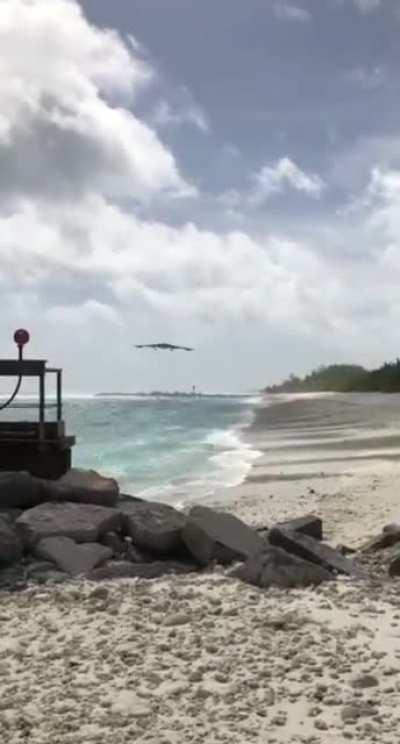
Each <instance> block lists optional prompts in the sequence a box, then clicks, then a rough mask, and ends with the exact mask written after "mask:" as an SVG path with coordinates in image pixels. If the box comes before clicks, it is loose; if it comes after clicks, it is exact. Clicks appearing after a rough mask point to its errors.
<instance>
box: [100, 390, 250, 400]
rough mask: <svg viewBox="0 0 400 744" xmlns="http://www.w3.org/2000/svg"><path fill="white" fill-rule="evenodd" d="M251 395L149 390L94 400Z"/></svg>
mask: <svg viewBox="0 0 400 744" xmlns="http://www.w3.org/2000/svg"><path fill="white" fill-rule="evenodd" d="M249 395H251V393H243V394H240V393H236V394H235V393H194V392H190V393H188V392H181V391H179V390H175V391H172V392H170V391H163V390H151V391H150V392H148V393H145V392H142V391H140V392H138V393H119V392H116V393H96V394H95V398H247V397H249Z"/></svg>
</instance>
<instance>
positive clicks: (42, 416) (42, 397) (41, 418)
mask: <svg viewBox="0 0 400 744" xmlns="http://www.w3.org/2000/svg"><path fill="white" fill-rule="evenodd" d="M44 423H45V387H44V373H43V374H41V375H40V377H39V440H40V441H41V442H43V441H44V438H45V436H44Z"/></svg>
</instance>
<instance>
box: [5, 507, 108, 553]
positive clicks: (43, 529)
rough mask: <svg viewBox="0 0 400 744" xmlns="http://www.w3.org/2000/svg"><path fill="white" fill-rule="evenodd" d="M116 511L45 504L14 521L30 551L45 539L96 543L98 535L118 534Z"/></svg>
mask: <svg viewBox="0 0 400 744" xmlns="http://www.w3.org/2000/svg"><path fill="white" fill-rule="evenodd" d="M119 525H120V515H119V512H118V511H117V510H116V509H111V508H109V507H105V506H97V505H95V504H71V503H68V502H64V503H61V504H54V503H47V504H40V505H39V506H35V507H34V508H33V509H28V510H27V511H25V512H24V513H23V514H22V515H21V516H20V517H19V518H18V519H17V521H16V527H17V530H18V533H19V534H20V535H21V537H22V540H23V542H24V543H25V544H26V545H27V546H28V547H32V546H34V545H36V543H38V542H39V541H40V540H42V539H44V538H46V537H58V536H62V537H69V538H71V540H76V542H97V541H98V539H99V538H100V537H101V535H104V534H105V533H106V532H110V531H112V530H117V529H118V527H119Z"/></svg>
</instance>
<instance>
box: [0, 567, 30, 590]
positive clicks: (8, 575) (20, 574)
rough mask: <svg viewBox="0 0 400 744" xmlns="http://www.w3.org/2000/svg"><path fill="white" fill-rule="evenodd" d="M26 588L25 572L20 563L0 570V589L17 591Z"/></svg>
mask: <svg viewBox="0 0 400 744" xmlns="http://www.w3.org/2000/svg"><path fill="white" fill-rule="evenodd" d="M25 587H26V572H25V569H24V567H23V566H22V564H21V563H14V564H13V565H12V566H7V567H5V568H0V589H3V590H7V591H17V590H20V589H25Z"/></svg>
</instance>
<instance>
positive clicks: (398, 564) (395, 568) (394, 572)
mask: <svg viewBox="0 0 400 744" xmlns="http://www.w3.org/2000/svg"><path fill="white" fill-rule="evenodd" d="M389 576H392V577H394V576H400V553H398V554H397V555H395V556H394V557H393V558H392V560H391V561H390V564H389Z"/></svg>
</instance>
